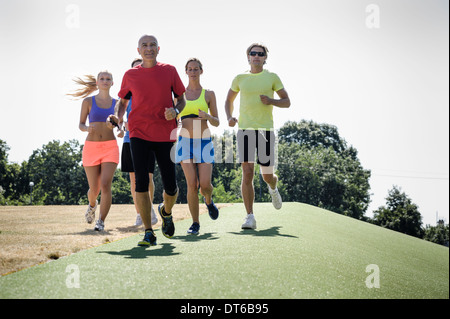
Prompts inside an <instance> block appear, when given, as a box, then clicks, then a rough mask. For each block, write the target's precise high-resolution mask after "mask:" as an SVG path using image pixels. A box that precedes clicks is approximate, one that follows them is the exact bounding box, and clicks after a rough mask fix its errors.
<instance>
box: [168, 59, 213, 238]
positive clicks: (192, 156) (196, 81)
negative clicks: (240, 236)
mask: <svg viewBox="0 0 450 319" xmlns="http://www.w3.org/2000/svg"><path fill="white" fill-rule="evenodd" d="M202 73H203V66H202V64H201V62H200V61H199V60H198V59H195V58H192V59H189V60H188V62H187V63H186V74H187V75H188V77H189V84H188V86H187V87H186V93H185V94H186V106H185V107H184V109H183V111H182V112H181V113H180V114H179V115H178V118H179V119H180V120H181V124H182V127H181V130H180V135H179V137H178V142H177V148H176V153H175V161H176V162H177V163H181V167H182V168H183V172H184V175H185V177H186V183H187V188H188V191H187V200H188V206H189V210H190V212H191V215H192V221H193V224H192V226H191V227H190V228H189V230H188V234H193V235H197V234H198V233H199V230H200V221H199V202H198V187H199V186H200V193H201V194H202V195H203V197H204V201H205V204H206V206H207V207H208V212H209V216H210V217H211V218H212V219H217V218H218V217H219V210H218V209H217V207H216V205H215V204H214V202H213V200H212V192H213V186H212V185H211V177H212V164H213V163H214V146H213V142H212V139H211V132H210V130H209V127H208V122H209V123H211V125H213V126H219V116H218V112H217V105H216V96H215V94H214V92H213V91H210V90H205V89H203V87H202V86H201V84H200V75H201V74H202ZM208 111H209V112H208Z"/></svg>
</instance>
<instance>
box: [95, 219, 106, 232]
mask: <svg viewBox="0 0 450 319" xmlns="http://www.w3.org/2000/svg"><path fill="white" fill-rule="evenodd" d="M104 229H105V223H104V222H103V220H101V219H99V220H97V223H96V224H95V227H94V230H96V231H103V230H104Z"/></svg>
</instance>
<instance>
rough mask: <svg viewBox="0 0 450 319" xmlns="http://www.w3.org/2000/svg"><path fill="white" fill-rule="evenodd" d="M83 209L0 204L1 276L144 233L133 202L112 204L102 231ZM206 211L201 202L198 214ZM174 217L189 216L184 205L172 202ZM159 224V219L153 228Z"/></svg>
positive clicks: (221, 205)
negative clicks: (96, 229) (97, 229)
mask: <svg viewBox="0 0 450 319" xmlns="http://www.w3.org/2000/svg"><path fill="white" fill-rule="evenodd" d="M217 206H218V207H219V208H221V207H225V206H229V205H228V204H217ZM155 208H156V207H155ZM85 210H86V207H85V206H0V275H4V274H7V273H10V272H14V271H18V270H20V269H23V268H26V267H30V266H33V265H36V264H39V263H43V262H46V261H49V260H52V259H53V260H54V259H58V258H60V257H63V256H67V255H70V254H72V253H76V252H78V251H80V250H84V249H88V248H91V247H95V246H99V245H102V244H106V243H110V242H113V241H115V240H118V239H121V238H125V237H128V236H132V235H135V234H138V233H140V232H143V227H142V226H141V227H136V226H133V225H134V222H135V220H136V210H135V207H134V205H112V207H111V210H110V212H109V215H108V217H107V218H106V221H105V231H103V232H96V231H94V226H95V222H94V223H92V224H87V223H86V221H85V219H84V213H85ZM98 212H99V209H97V216H96V217H98ZM206 212H207V209H206V207H205V205H200V214H204V213H206ZM173 216H174V220H175V221H177V220H181V219H186V218H190V217H191V215H190V213H189V209H188V206H187V205H186V204H177V205H175V207H174V209H173ZM160 226H161V222H159V223H158V224H157V225H156V226H155V228H159V227H160Z"/></svg>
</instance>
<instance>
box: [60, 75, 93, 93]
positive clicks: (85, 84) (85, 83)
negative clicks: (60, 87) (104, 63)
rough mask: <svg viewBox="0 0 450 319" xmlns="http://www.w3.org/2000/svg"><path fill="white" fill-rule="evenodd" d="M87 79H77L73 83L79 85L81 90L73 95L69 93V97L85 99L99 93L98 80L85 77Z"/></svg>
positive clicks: (91, 76)
mask: <svg viewBox="0 0 450 319" xmlns="http://www.w3.org/2000/svg"><path fill="white" fill-rule="evenodd" d="M84 78H85V79H82V78H80V77H76V78H75V79H73V81H74V82H75V83H76V84H79V85H80V86H81V88H79V89H77V90H75V91H74V92H73V93H68V94H67V95H70V96H73V97H75V98H85V97H88V96H89V95H91V94H92V92H95V91H97V89H98V88H97V80H96V78H95V76H93V75H85V76H84Z"/></svg>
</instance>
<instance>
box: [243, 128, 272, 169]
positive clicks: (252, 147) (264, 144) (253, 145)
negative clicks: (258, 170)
mask: <svg viewBox="0 0 450 319" xmlns="http://www.w3.org/2000/svg"><path fill="white" fill-rule="evenodd" d="M237 147H238V161H239V163H243V162H250V163H254V162H255V153H257V154H258V159H257V163H258V164H259V165H261V166H274V165H275V133H274V132H273V131H265V130H238V132H237Z"/></svg>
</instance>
